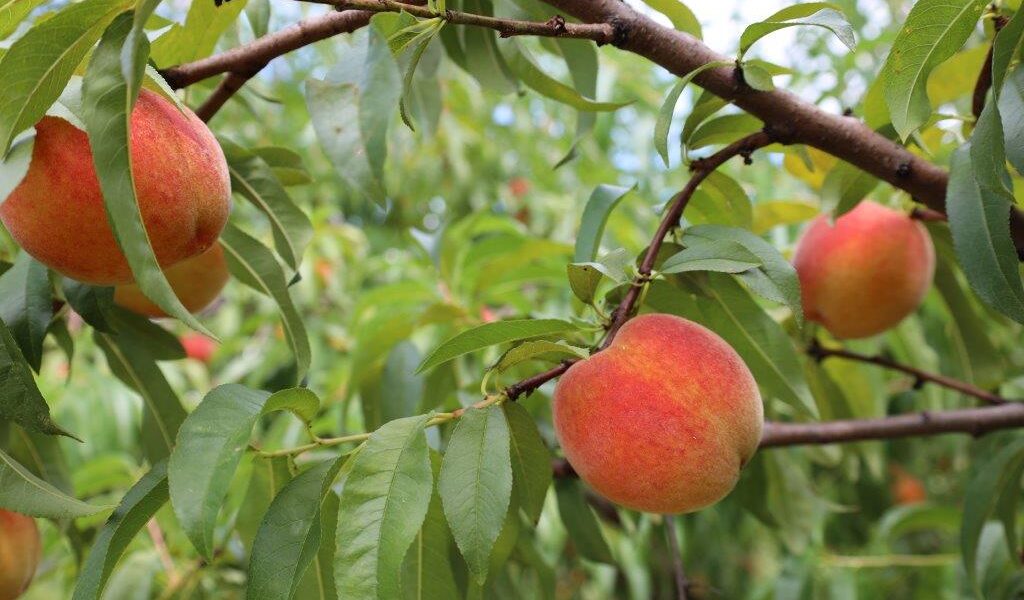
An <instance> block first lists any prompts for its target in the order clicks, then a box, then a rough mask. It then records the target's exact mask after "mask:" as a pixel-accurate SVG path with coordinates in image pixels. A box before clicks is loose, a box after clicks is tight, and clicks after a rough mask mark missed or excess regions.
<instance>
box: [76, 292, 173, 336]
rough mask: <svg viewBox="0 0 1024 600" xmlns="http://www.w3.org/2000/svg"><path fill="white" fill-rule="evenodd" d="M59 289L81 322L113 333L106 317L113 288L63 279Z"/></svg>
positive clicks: (110, 303)
mask: <svg viewBox="0 0 1024 600" xmlns="http://www.w3.org/2000/svg"><path fill="white" fill-rule="evenodd" d="M61 289H62V291H63V292H64V299H65V300H67V301H68V304H70V305H71V308H73V309H74V311H75V312H76V313H78V314H79V316H81V317H82V320H84V321H85V322H86V323H88V324H89V325H91V326H92V327H93V328H94V329H97V330H99V331H103V332H105V333H113V331H114V330H113V327H112V326H111V325H110V321H109V317H108V316H107V315H108V313H109V312H110V310H111V307H113V305H114V288H113V287H98V286H92V285H89V284H86V283H81V282H78V281H75V280H74V279H68V278H67V277H65V278H63V280H62V282H61ZM175 341H177V340H175Z"/></svg>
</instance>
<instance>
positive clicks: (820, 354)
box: [807, 339, 1007, 404]
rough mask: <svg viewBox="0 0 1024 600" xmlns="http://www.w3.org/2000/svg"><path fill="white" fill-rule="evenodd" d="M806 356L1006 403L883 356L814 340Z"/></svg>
mask: <svg viewBox="0 0 1024 600" xmlns="http://www.w3.org/2000/svg"><path fill="white" fill-rule="evenodd" d="M807 354H809V355H810V356H811V357H813V358H814V359H815V360H817V361H819V362H820V361H822V360H825V359H826V358H829V357H830V356H834V357H838V358H845V359H847V360H855V361H859V362H863V363H868V364H872V365H877V366H879V367H883V368H885V369H890V370H892V371H899V372H900V373H906V374H907V375H910V376H911V377H913V378H914V380H915V387H917V386H919V385H922V384H924V383H926V382H928V383H934V384H936V385H941V386H942V387H945V388H949V389H951V390H956V391H958V392H960V393H961V394H965V395H967V396H973V397H975V398H977V399H979V400H981V401H983V402H988V403H989V404H1004V403H1006V402H1007V400H1006V398H1003V397H1002V396H1000V395H998V394H993V393H992V392H989V391H987V390H983V389H981V388H980V387H977V386H975V385H971V384H969V383H967V382H966V381H960V380H959V379H953V378H952V377H946V376H945V375H939V374H937V373H929V372H927V371H922V370H921V369H918V368H915V367H911V366H909V365H904V364H901V363H898V362H896V361H894V360H890V359H888V358H885V357H883V356H868V355H866V354H858V353H857V352H851V351H849V350H844V349H842V348H826V347H824V346H822V345H821V344H820V343H819V342H818V340H816V339H815V340H814V341H812V342H811V346H810V348H808V349H807Z"/></svg>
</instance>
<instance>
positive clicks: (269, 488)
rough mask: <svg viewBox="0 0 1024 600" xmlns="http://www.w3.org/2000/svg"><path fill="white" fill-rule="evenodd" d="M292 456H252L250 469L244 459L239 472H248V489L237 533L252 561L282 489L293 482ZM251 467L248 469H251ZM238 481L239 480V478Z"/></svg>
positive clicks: (236, 528)
mask: <svg viewBox="0 0 1024 600" xmlns="http://www.w3.org/2000/svg"><path fill="white" fill-rule="evenodd" d="M292 462H293V459H292V457H290V456H260V455H258V454H257V455H254V456H252V460H251V461H250V464H249V465H247V464H246V462H245V459H244V458H243V459H242V463H241V466H240V468H239V471H240V472H242V473H243V475H244V471H245V470H248V471H249V473H248V476H249V481H248V486H247V487H246V489H245V495H244V496H242V504H241V506H240V507H239V509H238V515H237V516H236V517H235V531H236V532H238V537H239V538H240V539H241V541H242V546H243V547H244V548H245V551H246V554H248V555H249V556H250V558H251V556H252V545H253V542H254V541H255V540H256V534H257V533H258V532H259V529H260V525H261V524H262V523H263V518H264V517H265V516H266V514H267V510H269V509H270V503H271V502H273V501H274V497H275V496H277V494H278V493H279V492H280V491H281V489H282V488H283V487H284V486H285V485H286V484H287V483H288V482H289V481H291V480H292V473H291V467H292V464H291V463H292ZM247 467H248V468H247ZM236 477H237V476H236Z"/></svg>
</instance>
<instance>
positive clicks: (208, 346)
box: [180, 333, 217, 364]
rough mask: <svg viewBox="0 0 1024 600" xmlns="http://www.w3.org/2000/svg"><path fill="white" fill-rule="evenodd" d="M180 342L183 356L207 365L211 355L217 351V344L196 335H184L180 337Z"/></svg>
mask: <svg viewBox="0 0 1024 600" xmlns="http://www.w3.org/2000/svg"><path fill="white" fill-rule="evenodd" d="M180 341H181V346H182V347H183V348H184V349H185V356H187V357H188V358H192V359H195V360H198V361H199V362H202V363H207V364H209V362H210V359H211V358H213V353H214V352H216V351H217V342H215V341H213V340H211V339H210V338H208V337H206V336H205V335H201V334H198V333H186V334H185V335H183V336H181V340H180Z"/></svg>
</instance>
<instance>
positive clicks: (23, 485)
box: [0, 451, 111, 519]
mask: <svg viewBox="0 0 1024 600" xmlns="http://www.w3.org/2000/svg"><path fill="white" fill-rule="evenodd" d="M0 508H6V509H8V510H12V511H14V512H18V513H21V514H23V515H28V516H30V517H44V518H47V519H77V518H78V517H87V516H89V515H94V514H96V513H99V512H103V511H105V510H110V508H111V507H110V506H96V505H94V504H88V503H86V502H82V501H81V500H77V499H75V498H72V497H71V496H68V495H67V494H65V493H64V492H62V491H60V490H58V489H57V488H55V487H53V486H52V485H50V484H49V483H46V482H45V481H43V480H42V479H39V478H38V477H36V476H35V475H33V474H32V473H30V472H29V471H28V469H26V468H25V467H23V466H22V465H20V464H18V462H16V461H15V460H14V459H13V458H11V457H10V456H8V455H7V454H5V453H4V452H3V451H0Z"/></svg>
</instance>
